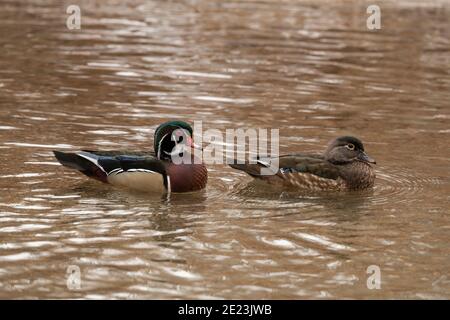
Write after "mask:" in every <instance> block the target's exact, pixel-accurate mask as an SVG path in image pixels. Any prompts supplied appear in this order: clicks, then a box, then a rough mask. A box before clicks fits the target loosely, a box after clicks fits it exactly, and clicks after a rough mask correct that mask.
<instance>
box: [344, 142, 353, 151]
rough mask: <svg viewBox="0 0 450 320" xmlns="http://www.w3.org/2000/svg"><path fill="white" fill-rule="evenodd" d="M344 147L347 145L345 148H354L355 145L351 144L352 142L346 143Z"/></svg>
mask: <svg viewBox="0 0 450 320" xmlns="http://www.w3.org/2000/svg"><path fill="white" fill-rule="evenodd" d="M346 147H347V149H349V150H355V145H354V144H352V143H349V144H347V145H346Z"/></svg>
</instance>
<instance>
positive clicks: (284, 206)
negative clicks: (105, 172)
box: [0, 0, 450, 299]
mask: <svg viewBox="0 0 450 320" xmlns="http://www.w3.org/2000/svg"><path fill="white" fill-rule="evenodd" d="M57 2H58V1H57ZM77 2H78V3H79V4H80V6H81V12H82V18H81V30H68V29H67V28H66V18H67V17H68V15H67V14H66V12H65V9H66V7H67V6H68V5H69V4H70V3H69V1H59V2H58V3H59V4H58V5H55V4H54V3H55V1H44V0H39V1H37V0H35V1H12V0H6V1H5V0H3V1H2V3H1V4H0V48H1V55H0V152H1V156H0V159H1V170H0V194H1V195H0V298H132V299H133V298H150V299H160V298H189V299H191V298H192V299H197V298H242V299H261V298H272V299H280V298H287V299H305V298H306V299H310V298H408V299H410V298H412V299H416V298H438V299H445V298H446V299H448V298H450V276H448V273H449V268H450V258H449V257H450V255H449V253H450V252H449V251H450V250H449V240H450V224H449V208H450V205H449V200H450V197H449V194H450V178H449V168H450V149H449V141H450V102H449V101H450V68H449V66H450V55H449V50H450V31H449V30H450V28H449V17H450V6H449V4H448V2H446V1H430V2H423V1H395V2H394V1H392V2H389V1H386V2H383V3H382V4H381V5H380V6H381V23H382V25H381V29H380V30H368V29H367V27H366V19H367V17H368V14H367V13H366V9H367V5H368V4H369V3H368V2H367V3H366V2H363V1H356V2H352V1H345V2H344V1H318V2H317V1H310V2H308V1H266V0H264V1H237V0H236V1H227V2H221V1H211V0H204V1H188V0H185V1H183V0H180V1H134V0H133V1H113V0H108V1H87V0H86V1H77ZM168 119H182V120H185V121H188V122H193V121H194V120H197V121H202V123H203V128H204V129H205V130H206V129H210V128H214V129H218V130H221V131H223V132H225V130H226V129H236V128H268V129H270V128H276V129H279V134H280V152H281V153H290V152H301V151H321V150H323V149H324V147H325V145H326V144H327V142H328V141H329V140H330V139H332V138H334V137H336V136H339V135H343V134H351V135H355V136H357V137H360V138H361V139H362V140H363V141H364V143H365V147H366V150H367V152H368V153H369V154H370V155H371V156H372V157H373V158H375V159H376V160H377V163H378V164H377V165H376V172H377V180H376V185H375V187H374V189H373V190H371V191H366V192H351V193H345V192H343V193H334V194H325V195H323V194H321V195H314V194H312V195H306V196H305V195H299V194H297V193H295V192H281V191H277V190H273V189H268V188H267V187H265V186H264V185H260V184H255V183H252V182H251V181H252V179H251V178H250V177H248V176H246V175H245V174H243V173H242V172H239V171H235V170H233V169H231V168H229V167H227V166H225V165H211V166H209V168H208V169H209V183H208V186H207V188H206V190H204V191H202V192H197V193H193V194H172V195H171V196H170V197H162V196H160V195H145V194H135V193H131V192H128V191H124V190H120V189H115V188H112V187H111V186H108V185H104V184H101V183H98V182H96V181H93V180H89V179H87V178H86V177H84V176H82V175H80V174H79V173H77V172H74V171H71V170H66V169H64V168H63V167H61V166H59V165H58V163H57V162H56V161H55V159H54V158H53V156H52V152H51V151H52V150H53V149H56V150H63V151H64V150H77V149H80V148H89V149H104V150H115V149H122V148H123V149H132V150H150V149H151V148H152V141H153V132H154V129H155V128H156V126H157V125H158V124H160V123H161V122H163V121H166V120H168ZM71 266H72V267H71ZM369 266H376V267H379V270H380V274H381V288H380V289H369V288H368V286H367V279H368V277H369V276H370V275H371V274H370V273H367V269H368V268H369ZM376 267H375V268H376ZM68 268H69V270H70V268H79V271H80V281H81V282H79V284H80V287H79V288H77V287H73V286H70V285H68V279H69V280H70V279H72V278H71V277H72V276H73V275H71V276H68V273H67V272H68ZM369 269H370V268H369ZM76 270H78V269H76ZM70 281H71V280H70Z"/></svg>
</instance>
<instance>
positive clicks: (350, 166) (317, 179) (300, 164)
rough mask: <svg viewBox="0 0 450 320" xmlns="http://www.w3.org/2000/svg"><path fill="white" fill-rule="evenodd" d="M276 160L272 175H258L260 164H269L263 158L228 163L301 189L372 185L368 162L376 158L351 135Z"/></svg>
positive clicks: (371, 174)
mask: <svg viewBox="0 0 450 320" xmlns="http://www.w3.org/2000/svg"><path fill="white" fill-rule="evenodd" d="M278 160H279V162H278V168H279V169H278V171H277V172H275V173H274V174H273V175H261V169H262V168H269V163H268V162H267V161H262V160H258V161H257V163H256V164H248V163H246V164H230V166H231V167H232V168H235V169H238V170H242V171H245V172H246V173H248V174H249V175H251V176H252V177H254V178H258V179H263V180H266V181H267V182H269V183H275V184H282V185H284V186H289V187H295V188H298V189H302V190H362V189H367V188H371V187H373V185H374V181H375V172H374V170H373V168H372V166H371V165H370V164H371V163H373V164H375V163H376V162H375V160H373V159H372V158H370V157H369V156H368V155H367V154H366V153H365V152H364V146H363V144H362V142H361V141H360V140H359V139H357V138H355V137H350V136H344V137H339V138H336V139H334V140H333V141H331V143H330V144H329V146H328V148H327V149H326V150H325V152H324V153H323V154H306V153H298V154H291V155H284V156H280V157H279V158H278Z"/></svg>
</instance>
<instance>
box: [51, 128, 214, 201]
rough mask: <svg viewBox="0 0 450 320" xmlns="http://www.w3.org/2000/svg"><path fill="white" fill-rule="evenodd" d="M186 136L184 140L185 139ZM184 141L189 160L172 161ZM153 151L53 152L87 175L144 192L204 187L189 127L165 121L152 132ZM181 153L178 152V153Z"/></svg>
mask: <svg viewBox="0 0 450 320" xmlns="http://www.w3.org/2000/svg"><path fill="white" fill-rule="evenodd" d="M184 139H185V140H184ZM181 142H183V144H184V145H185V146H186V147H187V148H185V149H184V150H187V151H186V152H188V155H189V157H191V160H192V161H190V163H180V164H175V163H174V162H173V161H172V159H173V156H174V155H175V153H178V152H180V149H177V148H175V147H176V146H177V144H179V143H181ZM153 148H154V152H128V151H88V150H83V151H79V152H73V153H72V152H70V153H66V152H60V151H54V154H55V157H56V159H58V161H59V162H60V163H61V164H62V165H64V166H66V167H69V168H73V169H77V170H79V171H80V172H81V173H83V174H85V175H86V176H88V177H90V178H94V179H97V180H99V181H101V182H104V183H109V184H112V185H116V186H120V187H127V188H130V189H135V190H140V191H147V192H160V193H164V192H168V193H170V192H190V191H197V190H200V189H203V188H205V186H206V182H207V180H208V173H207V170H206V167H205V165H204V164H203V163H201V161H194V156H193V152H192V148H199V147H198V146H197V145H195V144H194V142H193V140H192V127H191V126H190V125H189V124H187V123H186V122H183V121H168V122H165V123H163V124H161V125H160V126H159V127H158V128H157V129H156V131H155V135H154V142H153ZM178 155H180V154H178ZM197 160H198V159H197Z"/></svg>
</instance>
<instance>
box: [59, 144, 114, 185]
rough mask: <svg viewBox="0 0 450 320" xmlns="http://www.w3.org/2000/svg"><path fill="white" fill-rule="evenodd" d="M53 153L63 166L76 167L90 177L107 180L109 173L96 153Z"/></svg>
mask: <svg viewBox="0 0 450 320" xmlns="http://www.w3.org/2000/svg"><path fill="white" fill-rule="evenodd" d="M53 153H54V154H55V157H56V159H57V160H58V161H59V163H61V164H62V165H63V166H65V167H69V168H72V169H76V170H78V171H80V172H81V173H83V174H85V175H86V176H88V177H91V178H94V179H97V180H100V181H102V182H107V174H106V172H105V171H104V170H103V168H102V167H101V166H100V165H99V164H98V162H97V159H96V156H95V155H94V154H89V153H87V152H80V153H74V152H61V151H53Z"/></svg>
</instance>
